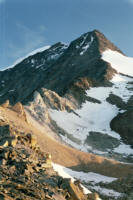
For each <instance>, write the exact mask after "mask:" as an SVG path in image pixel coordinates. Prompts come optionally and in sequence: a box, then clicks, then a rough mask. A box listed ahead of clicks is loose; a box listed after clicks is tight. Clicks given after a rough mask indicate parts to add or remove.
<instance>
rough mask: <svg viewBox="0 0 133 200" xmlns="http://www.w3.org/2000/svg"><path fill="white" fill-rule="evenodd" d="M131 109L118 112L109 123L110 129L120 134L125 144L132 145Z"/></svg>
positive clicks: (132, 118)
mask: <svg viewBox="0 0 133 200" xmlns="http://www.w3.org/2000/svg"><path fill="white" fill-rule="evenodd" d="M132 121H133V110H132V109H131V110H128V111H126V112H124V113H119V114H118V115H117V116H116V117H115V118H114V119H113V120H112V121H111V123H110V126H111V129H112V130H114V131H116V132H117V133H119V134H120V136H121V137H122V139H123V141H124V142H125V143H126V144H130V145H132V146H133V125H132Z"/></svg>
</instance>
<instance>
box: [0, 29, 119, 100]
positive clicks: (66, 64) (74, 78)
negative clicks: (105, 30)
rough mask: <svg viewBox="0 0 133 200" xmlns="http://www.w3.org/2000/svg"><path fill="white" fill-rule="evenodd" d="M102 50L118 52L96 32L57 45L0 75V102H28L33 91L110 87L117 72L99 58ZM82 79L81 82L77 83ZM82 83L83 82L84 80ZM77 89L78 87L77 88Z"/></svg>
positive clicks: (62, 93)
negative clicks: (110, 81) (96, 86)
mask: <svg viewBox="0 0 133 200" xmlns="http://www.w3.org/2000/svg"><path fill="white" fill-rule="evenodd" d="M105 49H111V50H116V51H120V50H119V49H118V48H117V47H115V46H114V45H113V44H112V43H111V42H109V40H107V39H106V38H105V36H104V35H103V34H102V33H100V32H99V31H96V30H95V31H92V32H88V33H85V34H83V35H82V36H81V37H79V38H78V39H76V40H75V41H73V42H71V44H70V45H69V46H67V45H65V44H62V43H57V44H55V45H53V46H51V47H50V48H49V49H47V50H45V51H44V52H38V53H36V54H35V55H32V56H29V57H28V58H26V59H24V60H23V61H22V62H20V63H18V64H17V65H16V66H14V67H13V68H10V69H7V70H5V71H3V72H0V80H1V86H0V91H1V94H0V102H1V103H2V102H4V101H5V100H6V99H9V100H10V102H11V103H12V104H14V103H16V102H18V101H21V102H23V103H26V102H28V100H29V99H30V98H32V96H33V93H34V91H35V90H38V89H40V88H47V89H50V90H53V91H55V92H56V93H58V94H59V95H61V96H62V95H64V94H66V93H67V91H69V89H70V88H71V87H72V88H73V87H75V85H76V87H77V86H78V84H77V83H78V82H80V85H82V88H83V89H85V88H89V86H90V83H91V85H94V86H95V85H103V84H105V85H106V84H109V82H108V81H109V80H110V79H111V78H112V76H113V74H115V73H116V71H115V70H114V69H112V68H111V66H110V65H109V63H107V62H105V61H103V60H102V59H101V53H102V52H103V51H104V50H105ZM80 80H82V81H80ZM84 80H85V81H84ZM78 88H79V87H78Z"/></svg>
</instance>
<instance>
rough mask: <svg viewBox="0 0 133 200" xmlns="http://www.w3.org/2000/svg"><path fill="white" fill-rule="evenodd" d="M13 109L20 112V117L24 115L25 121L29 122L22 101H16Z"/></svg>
mask: <svg viewBox="0 0 133 200" xmlns="http://www.w3.org/2000/svg"><path fill="white" fill-rule="evenodd" d="M11 109H12V110H13V111H15V112H16V113H17V114H18V116H19V117H23V119H24V120H25V122H27V123H28V119H27V116H26V112H25V110H24V107H23V105H22V103H20V102H18V103H16V104H15V105H14V106H12V107H11Z"/></svg>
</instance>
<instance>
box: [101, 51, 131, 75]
mask: <svg viewBox="0 0 133 200" xmlns="http://www.w3.org/2000/svg"><path fill="white" fill-rule="evenodd" d="M102 59H103V60H105V61H107V62H109V63H110V64H111V66H112V67H113V68H114V69H116V70H117V71H118V72H119V73H123V74H126V75H129V76H133V58H130V57H127V56H124V55H122V54H121V53H119V52H117V51H112V50H109V49H108V50H106V51H104V52H103V54H102Z"/></svg>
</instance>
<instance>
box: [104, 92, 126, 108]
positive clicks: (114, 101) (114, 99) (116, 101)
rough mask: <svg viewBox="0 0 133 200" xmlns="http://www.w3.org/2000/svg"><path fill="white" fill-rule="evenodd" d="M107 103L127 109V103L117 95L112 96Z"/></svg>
mask: <svg viewBox="0 0 133 200" xmlns="http://www.w3.org/2000/svg"><path fill="white" fill-rule="evenodd" d="M106 101H107V102H109V103H110V104H112V105H116V106H117V107H118V108H121V109H123V110H124V109H126V103H125V102H124V101H123V100H122V98H120V97H119V96H117V95H114V94H110V95H109V97H108V98H107V99H106Z"/></svg>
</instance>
